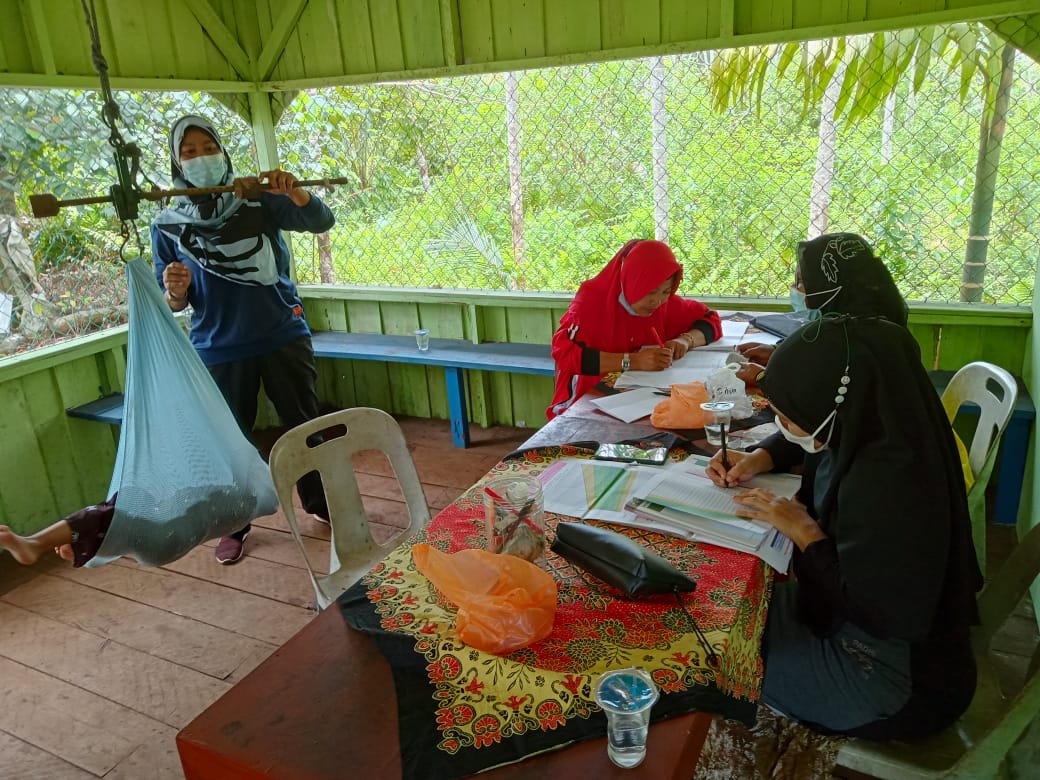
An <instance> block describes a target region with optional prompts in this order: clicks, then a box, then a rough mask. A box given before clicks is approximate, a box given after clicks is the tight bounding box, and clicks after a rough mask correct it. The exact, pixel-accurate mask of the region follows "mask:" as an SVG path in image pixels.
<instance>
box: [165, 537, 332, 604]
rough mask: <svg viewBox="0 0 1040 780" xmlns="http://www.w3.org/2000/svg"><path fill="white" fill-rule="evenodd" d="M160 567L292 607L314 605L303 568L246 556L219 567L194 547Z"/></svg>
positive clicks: (206, 551)
mask: <svg viewBox="0 0 1040 780" xmlns="http://www.w3.org/2000/svg"><path fill="white" fill-rule="evenodd" d="M246 544H247V545H248V542H247V543H246ZM246 549H247V550H248V546H247V548H246ZM163 568H164V569H166V570H167V571H175V572H178V573H180V574H184V575H187V576H189V577H195V578H197V579H200V580H208V581H209V582H215V583H217V584H218V585H224V586H226V587H229V588H234V589H235V590H239V591H242V592H244V593H252V594H254V595H257V596H266V597H267V598H269V599H274V600H275V601H281V602H283V603H285V604H291V605H293V606H296V607H311V606H312V605H313V603H314V589H313V588H312V587H311V581H310V578H309V577H308V576H307V572H306V571H305V570H304V569H297V568H295V567H293V566H282V565H281V564H276V563H270V562H269V561H262V560H260V559H259V558H253V557H252V556H250V555H246V556H244V557H243V558H242V560H240V561H239V562H238V563H236V564H235V565H234V566H221V565H220V564H218V563H216V562H215V561H214V560H213V550H212V549H210V548H209V547H196V548H195V549H194V550H192V551H191V552H189V553H188V554H187V555H185V556H184V557H183V558H181V559H179V560H176V561H174V562H173V563H171V564H169V565H167V566H164V567H163Z"/></svg>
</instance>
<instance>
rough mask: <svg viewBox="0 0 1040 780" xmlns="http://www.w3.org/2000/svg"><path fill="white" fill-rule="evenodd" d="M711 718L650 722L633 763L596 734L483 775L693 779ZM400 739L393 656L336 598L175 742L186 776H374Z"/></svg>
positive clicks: (499, 778)
mask: <svg viewBox="0 0 1040 780" xmlns="http://www.w3.org/2000/svg"><path fill="white" fill-rule="evenodd" d="M712 717H713V716H712V715H711V714H710V713H703V712H699V713H692V714H689V715H683V716H680V717H677V718H671V719H669V720H665V721H661V722H659V723H655V724H653V725H652V726H651V727H650V736H649V739H648V743H647V744H648V750H647V757H646V760H645V761H644V762H643V764H642V765H641V766H639V767H637V768H636V769H620V768H619V767H616V766H614V765H613V764H612V763H611V762H610V760H609V759H608V758H607V745H606V739H605V738H600V739H593V740H589V741H587V742H581V743H578V744H576V745H573V746H570V747H567V748H565V749H563V750H559V751H555V752H552V753H547V754H543V755H540V756H535V757H533V758H530V759H527V760H525V761H523V762H521V763H519V764H512V765H510V766H506V767H502V768H500V769H496V770H494V771H490V772H484V773H482V774H481V775H480V776H481V777H488V778H494V779H495V780H510V779H511V778H517V779H519V778H527V777H552V778H618V779H619V780H620V779H621V778H654V779H657V778H676V780H679V779H680V778H681V779H682V780H688V778H690V777H691V776H692V775H693V772H694V769H695V768H696V766H697V759H698V757H699V756H700V750H701V746H702V745H703V743H704V738H705V736H706V735H707V731H708V726H709V725H710V724H711V720H712ZM399 739H400V735H399V734H398V728H397V699H396V696H395V694H394V683H393V678H392V676H391V672H390V667H389V665H388V664H387V662H386V661H385V659H384V658H383V656H382V655H381V654H380V653H379V651H378V650H377V649H376V647H375V644H374V643H373V642H372V640H371V638H370V637H369V636H368V635H366V634H363V633H361V632H359V631H355V630H353V629H351V628H348V627H347V625H346V623H345V622H344V620H343V617H342V615H341V614H340V611H339V609H338V608H337V607H336V606H332V607H330V608H329V609H327V610H325V611H324V612H322V613H321V614H320V615H318V616H317V617H316V618H315V619H314V620H313V621H311V623H309V624H308V625H307V626H306V627H305V628H304V629H303V630H302V631H300V632H299V633H298V634H296V636H294V637H293V638H292V639H290V640H289V641H288V642H287V643H286V644H285V645H283V646H282V647H281V648H280V649H279V650H277V651H276V652H275V653H274V655H272V656H271V657H270V658H268V659H267V660H266V661H265V662H264V663H262V664H261V665H260V666H258V667H257V668H256V669H255V670H254V671H253V672H251V673H250V674H249V675H248V676H246V677H245V678H244V679H243V680H242V681H241V682H239V683H238V684H237V685H235V687H233V688H232V689H231V690H230V691H228V692H227V693H226V694H224V696H222V697H221V698H220V699H218V700H217V701H216V702H215V703H214V704H213V705H212V706H210V707H209V709H207V710H206V711H205V712H203V713H202V714H201V715H199V716H198V717H197V718H195V720H193V721H192V722H191V723H190V724H188V726H187V727H186V728H185V729H184V730H183V731H181V732H180V734H178V735H177V749H178V751H179V752H180V756H181V764H182V766H183V768H184V776H185V778H187V780H260V779H261V778H265V779H267V780H335V778H340V777H354V778H364V779H365V780H375V779H377V778H399V777H400V776H401V759H400V748H399Z"/></svg>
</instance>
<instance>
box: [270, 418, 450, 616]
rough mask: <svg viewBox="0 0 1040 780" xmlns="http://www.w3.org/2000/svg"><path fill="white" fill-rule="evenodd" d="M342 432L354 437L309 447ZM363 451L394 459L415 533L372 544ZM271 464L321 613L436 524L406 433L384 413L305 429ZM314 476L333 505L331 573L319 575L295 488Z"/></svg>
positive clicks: (323, 421) (278, 449)
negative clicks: (406, 541) (359, 465)
mask: <svg viewBox="0 0 1040 780" xmlns="http://www.w3.org/2000/svg"><path fill="white" fill-rule="evenodd" d="M335 426H344V427H345V428H346V433H344V434H343V435H342V436H336V437H335V438H331V437H329V438H326V440H325V441H324V442H322V443H321V444H318V445H316V446H313V447H312V446H310V445H309V444H308V443H307V439H308V438H310V437H311V436H313V435H314V434H316V433H318V432H319V431H323V430H326V429H328V428H333V427H335ZM334 434H335V432H332V435H334ZM363 450H379V451H381V452H383V453H384V454H385V455H386V456H387V458H388V459H389V461H390V465H391V466H393V469H394V473H395V474H396V475H397V481H398V483H399V484H400V486H401V492H402V493H403V494H404V500H405V503H406V505H407V507H408V516H409V524H408V528H407V529H405V530H404V531H403V532H402V534H399V535H398V536H396V537H394V538H393V539H391V540H390V541H388V542H386V543H385V544H382V545H380V544H377V543H376V541H375V540H374V539H373V538H372V534H371V532H370V530H369V527H368V516H367V514H366V513H365V506H364V504H363V503H362V500H361V491H360V490H359V488H358V483H357V477H356V476H355V474H354V464H353V456H354V454H355V453H357V452H361V451H363ZM270 464H271V476H272V478H273V479H274V485H275V490H276V491H277V493H278V501H279V502H280V503H281V505H282V511H283V512H285V519H286V520H287V521H288V523H289V530H290V531H292V535H293V538H294V539H295V540H296V544H297V546H298V547H299V548H300V552H301V553H303V560H304V563H305V564H306V566H307V571H308V573H309V574H310V577H311V583H312V584H313V585H314V593H315V595H316V596H317V600H318V608H319V609H324V608H325V607H327V606H328V605H329V604H331V603H332V602H333V601H335V600H336V597H337V596H339V595H340V594H341V593H343V591H345V590H346V589H347V588H349V587H350V586H351V585H353V584H354V583H355V582H357V581H358V580H359V579H360V578H361V576H362V575H363V574H364V573H365V572H367V571H368V570H369V569H371V568H372V567H373V566H374V565H375V564H376V563H378V562H379V561H380V560H382V559H383V558H384V557H385V556H386V554H387V553H388V552H390V550H392V549H393V548H394V547H395V546H396V544H397V543H398V540H399V539H400V538H401V537H402V536H403V535H405V534H407V535H412V534H414V533H415V532H417V531H419V530H420V529H421V528H423V527H424V526H425V525H426V524H427V523H429V521H430V510H429V507H428V506H427V504H426V496H425V494H424V493H423V489H422V483H421V482H420V481H419V474H418V472H416V470H415V463H413V462H412V456H411V454H410V453H409V452H408V446H407V443H406V442H405V439H404V434H403V433H402V432H401V428H400V426H399V425H398V424H397V421H396V420H395V419H394V418H393V417H391V416H390V415H389V414H387V413H386V412H384V411H381V410H379V409H368V408H357V409H344V410H342V411H339V412H333V413H332V414H327V415H325V416H323V417H318V418H317V419H314V420H310V421H309V422H305V423H303V424H302V425H298V426H297V427H295V428H293V429H292V430H290V431H288V432H286V433H285V434H284V435H282V437H281V438H280V439H278V441H277V442H275V445H274V447H273V448H272V450H271V459H270ZM311 471H317V472H319V473H320V474H321V481H322V484H323V485H324V487H325V497H326V499H327V500H328V505H329V518H330V521H331V526H332V546H331V551H330V552H331V555H330V562H329V573H328V574H326V575H320V574H317V573H316V572H315V570H314V567H313V565H312V564H311V561H310V558H309V557H308V556H307V549H306V548H305V547H304V544H303V538H302V537H301V535H300V528H299V526H298V525H297V522H296V510H295V507H294V506H293V487H294V486H295V485H296V482H297V480H299V478H300V477H302V476H303V475H304V474H307V473H308V472H311Z"/></svg>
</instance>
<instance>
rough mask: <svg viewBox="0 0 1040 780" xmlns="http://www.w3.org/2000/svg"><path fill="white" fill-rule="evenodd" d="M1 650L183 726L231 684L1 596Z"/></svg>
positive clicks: (166, 721) (179, 726)
mask: <svg viewBox="0 0 1040 780" xmlns="http://www.w3.org/2000/svg"><path fill="white" fill-rule="evenodd" d="M0 656H3V657H5V658H8V659H10V660H12V661H16V662H18V663H21V664H24V665H26V666H32V668H34V669H37V670H38V671H41V672H44V673H46V674H49V675H51V676H53V677H57V678H58V679H60V680H64V681H65V682H69V683H72V684H73V685H77V686H79V687H81V688H84V689H86V690H88V691H91V692H92V693H96V694H98V695H101V696H105V697H106V698H109V699H111V700H112V701H115V702H118V703H119V704H122V705H124V706H126V707H129V708H130V709H132V710H135V711H137V712H140V713H143V714H145V715H148V716H149V717H151V718H154V719H155V720H158V721H162V722H163V723H165V724H167V725H169V726H175V727H177V728H183V727H184V726H185V725H187V724H188V723H189V722H190V721H191V720H192V718H194V717H195V716H196V715H198V714H199V713H200V712H202V710H204V709H205V708H206V707H208V706H209V704H210V703H211V702H212V701H213V700H214V699H216V698H217V697H218V696H220V695H221V694H222V693H224V692H225V691H226V690H228V689H229V688H230V687H231V686H230V685H228V684H227V683H225V682H223V681H221V680H216V679H214V678H212V677H209V676H208V675H205V674H202V673H200V672H196V671H193V670H191V669H189V668H187V667H186V666H180V665H178V664H174V663H171V662H169V661H164V660H162V659H160V658H155V657H154V656H150V655H148V654H147V653H142V652H140V651H138V650H133V649H131V648H129V647H125V646H123V645H121V644H119V643H118V642H113V641H112V640H111V639H102V638H101V637H98V636H95V635H94V634H89V633H87V632H86V631H81V630H79V629H77V628H73V627H71V626H67V625H64V624H63V623H59V622H57V621H54V620H49V619H47V618H43V617H40V616H39V615H36V614H33V613H32V612H28V611H26V610H24V609H19V608H18V607H14V606H11V605H9V604H5V603H2V602H0Z"/></svg>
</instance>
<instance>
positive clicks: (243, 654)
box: [3, 576, 277, 679]
mask: <svg viewBox="0 0 1040 780" xmlns="http://www.w3.org/2000/svg"><path fill="white" fill-rule="evenodd" d="M88 585H89V583H88V582H84V583H78V582H72V581H70V580H65V579H61V578H59V577H51V576H46V577H38V578H36V579H35V580H33V581H32V582H29V583H26V584H25V585H23V586H22V587H20V588H17V589H15V590H13V591H11V592H10V593H8V594H7V595H6V596H4V597H3V600H4V601H6V602H8V603H10V604H14V605H15V606H17V607H21V608H22V609H26V610H29V611H30V612H35V613H36V614H38V615H41V616H43V617H47V618H50V619H51V620H57V621H60V622H62V623H65V624H66V625H70V626H73V627H75V628H78V629H81V630H83V631H86V632H89V633H91V634H95V635H96V636H99V637H101V638H103V639H113V640H115V641H116V642H119V643H120V644H122V645H126V646H127V647H131V648H133V649H135V650H140V651H141V652H143V653H148V654H149V655H153V656H156V657H157V658H163V659H165V660H167V661H172V662H174V663H177V664H181V665H182V666H187V667H189V668H191V669H195V670H196V671H199V672H202V673H203V674H208V675H210V676H211V677H216V678H218V679H224V678H226V677H228V676H229V675H230V674H231V673H232V672H233V671H235V670H236V669H238V668H239V667H240V666H241V665H242V663H243V662H244V661H246V660H247V659H249V658H255V657H256V655H257V653H262V654H264V656H265V657H266V656H267V655H270V654H271V653H272V652H274V650H275V649H276V648H277V645H275V644H271V643H269V642H260V641H258V640H256V639H251V638H250V637H245V636H242V635H241V634H236V633H233V632H230V631H226V630H224V629H221V628H216V627H214V626H210V625H207V624H205V623H200V622H199V621H197V620H192V619H190V618H186V617H181V616H179V615H171V614H170V613H168V612H164V611H163V610H161V609H157V608H155V607H150V606H148V605H145V604H138V603H137V602H135V601H131V600H129V599H127V598H123V597H121V596H113V595H111V594H109V593H105V592H104V591H99V590H97V589H95V588H92V587H88Z"/></svg>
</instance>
